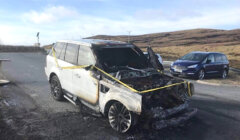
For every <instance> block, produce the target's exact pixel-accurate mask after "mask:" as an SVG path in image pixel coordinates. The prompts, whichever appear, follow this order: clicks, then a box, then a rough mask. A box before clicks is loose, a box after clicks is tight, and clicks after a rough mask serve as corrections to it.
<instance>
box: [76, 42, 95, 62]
mask: <svg viewBox="0 0 240 140" xmlns="http://www.w3.org/2000/svg"><path fill="white" fill-rule="evenodd" d="M92 64H94V57H93V54H92V50H91V49H90V48H89V47H86V46H80V49H79V54H78V65H92Z"/></svg>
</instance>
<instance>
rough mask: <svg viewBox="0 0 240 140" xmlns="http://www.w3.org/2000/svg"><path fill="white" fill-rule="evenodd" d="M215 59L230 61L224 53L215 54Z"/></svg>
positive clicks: (217, 60)
mask: <svg viewBox="0 0 240 140" xmlns="http://www.w3.org/2000/svg"><path fill="white" fill-rule="evenodd" d="M215 60H216V62H221V63H223V62H228V60H227V57H226V56H225V55H223V54H215Z"/></svg>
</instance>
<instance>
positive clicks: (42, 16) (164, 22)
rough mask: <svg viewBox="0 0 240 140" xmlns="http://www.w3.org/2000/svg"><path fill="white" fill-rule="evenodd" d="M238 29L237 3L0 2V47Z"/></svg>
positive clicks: (201, 0)
mask: <svg viewBox="0 0 240 140" xmlns="http://www.w3.org/2000/svg"><path fill="white" fill-rule="evenodd" d="M195 28H213V29H224V30H232V29H237V28H240V0H0V44H12V45H20V44H21V45H33V44H34V43H36V42H37V38H36V34H37V32H40V43H41V45H46V44H50V43H53V42H56V41H57V40H77V39H81V38H85V37H89V36H94V35H99V34H101V35H128V34H129V32H130V34H131V35H140V34H148V33H159V32H168V31H177V30H187V29H195Z"/></svg>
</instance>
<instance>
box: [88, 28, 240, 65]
mask: <svg viewBox="0 0 240 140" xmlns="http://www.w3.org/2000/svg"><path fill="white" fill-rule="evenodd" d="M90 38H94V39H108V40H119V41H125V42H127V41H128V36H106V35H97V36H93V37H90ZM130 42H131V43H133V44H135V45H137V46H139V47H140V48H142V49H143V50H145V48H146V47H147V46H151V47H152V48H153V49H154V50H155V51H156V52H158V53H160V54H161V55H162V57H163V59H165V60H175V59H177V58H179V57H180V56H182V55H184V54H186V53H188V52H191V51H217V52H223V53H225V54H226V55H227V56H228V58H229V60H230V65H231V66H232V67H235V68H240V29H237V30H215V29H194V30H184V31H176V32H164V33H154V34H145V35H138V36H130Z"/></svg>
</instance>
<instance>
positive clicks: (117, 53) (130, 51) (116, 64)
mask: <svg viewBox="0 0 240 140" xmlns="http://www.w3.org/2000/svg"><path fill="white" fill-rule="evenodd" d="M96 55H97V57H98V59H99V62H100V63H101V64H102V66H103V68H104V70H105V71H106V72H114V71H118V70H121V69H130V68H135V69H145V68H147V67H148V61H147V58H146V57H145V56H144V54H143V53H142V52H141V51H140V50H139V49H136V47H106V48H101V49H98V50H97V54H96Z"/></svg>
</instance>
